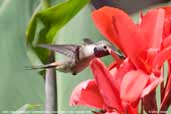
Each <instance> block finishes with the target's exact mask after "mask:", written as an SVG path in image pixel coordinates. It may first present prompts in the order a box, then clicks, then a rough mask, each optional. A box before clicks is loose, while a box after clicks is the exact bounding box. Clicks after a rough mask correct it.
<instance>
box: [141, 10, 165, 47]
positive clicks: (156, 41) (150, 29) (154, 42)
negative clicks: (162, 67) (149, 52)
mask: <svg viewBox="0 0 171 114" xmlns="http://www.w3.org/2000/svg"><path fill="white" fill-rule="evenodd" d="M164 13H165V12H164V10H163V9H155V10H151V11H149V12H147V14H146V15H144V16H143V18H142V22H141V25H140V28H141V30H142V31H143V32H144V35H145V37H144V38H145V40H146V43H148V48H157V49H160V46H161V42H162V33H163V27H164V16H165V15H164Z"/></svg>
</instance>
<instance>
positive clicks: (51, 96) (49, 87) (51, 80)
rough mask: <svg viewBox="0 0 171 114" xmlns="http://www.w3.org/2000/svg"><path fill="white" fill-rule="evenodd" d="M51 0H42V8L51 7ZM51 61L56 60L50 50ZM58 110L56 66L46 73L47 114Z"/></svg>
mask: <svg viewBox="0 0 171 114" xmlns="http://www.w3.org/2000/svg"><path fill="white" fill-rule="evenodd" d="M50 4H51V0H42V9H46V8H48V7H50V6H51V5H50ZM48 58H49V61H48V62H49V63H51V62H54V61H55V54H54V53H53V52H50V54H49V57H48ZM56 112H57V84H56V71H55V69H54V68H50V69H46V73H45V114H46V113H47V114H53V113H56Z"/></svg>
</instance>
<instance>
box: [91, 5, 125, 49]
mask: <svg viewBox="0 0 171 114" xmlns="http://www.w3.org/2000/svg"><path fill="white" fill-rule="evenodd" d="M120 12H122V13H124V12H123V11H121V10H119V9H117V8H112V7H106V6H105V7H103V8H100V9H98V10H95V11H94V12H93V13H92V18H93V21H94V23H95V25H96V27H97V29H98V30H99V31H100V32H101V33H102V34H103V35H104V36H105V37H106V38H107V39H108V40H109V41H111V42H112V43H113V44H116V45H117V46H118V47H119V48H120V49H122V47H121V45H120V41H119V39H118V37H117V35H116V34H115V33H114V30H113V24H112V23H113V21H112V16H114V15H115V14H116V13H120ZM124 15H125V13H124Z"/></svg>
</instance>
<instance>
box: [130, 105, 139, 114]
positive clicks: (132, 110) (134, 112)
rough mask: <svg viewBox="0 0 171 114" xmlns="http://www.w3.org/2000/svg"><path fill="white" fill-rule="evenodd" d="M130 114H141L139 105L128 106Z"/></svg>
mask: <svg viewBox="0 0 171 114" xmlns="http://www.w3.org/2000/svg"><path fill="white" fill-rule="evenodd" d="M128 114H139V113H138V104H136V106H132V105H131V106H128Z"/></svg>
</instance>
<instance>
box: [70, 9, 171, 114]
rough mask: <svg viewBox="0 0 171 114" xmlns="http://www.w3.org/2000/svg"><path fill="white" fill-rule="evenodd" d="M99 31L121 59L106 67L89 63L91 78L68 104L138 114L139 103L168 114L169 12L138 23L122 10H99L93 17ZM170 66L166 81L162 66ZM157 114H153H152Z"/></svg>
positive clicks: (112, 113)
mask: <svg viewBox="0 0 171 114" xmlns="http://www.w3.org/2000/svg"><path fill="white" fill-rule="evenodd" d="M92 17H93V21H94V23H95V25H96V27H97V29H98V30H99V31H100V32H101V33H102V34H103V35H104V36H105V37H106V38H107V39H108V40H109V41H110V42H112V44H113V45H115V46H117V47H118V48H119V49H120V50H121V51H122V52H123V54H124V55H125V57H126V58H125V59H124V60H122V59H119V58H117V57H116V55H115V53H114V52H113V51H112V50H110V49H109V51H110V54H111V55H112V56H113V57H114V59H115V61H114V62H113V63H112V64H111V65H110V66H109V67H106V66H105V65H104V64H103V62H102V61H101V60H99V59H94V60H93V61H92V62H91V65H90V67H91V70H92V72H93V75H94V79H92V80H87V81H85V82H82V83H81V84H79V85H78V86H77V87H76V88H75V89H74V91H73V93H72V95H71V100H70V103H71V104H72V105H85V106H89V107H94V108H97V109H101V110H103V111H104V112H103V113H100V112H99V113H98V114H104V113H105V114H138V104H139V101H140V100H141V99H142V102H143V103H144V104H143V105H144V108H145V110H146V111H157V110H158V111H166V110H167V109H168V107H169V105H170V104H171V76H170V75H171V7H162V8H157V9H153V10H150V11H148V12H147V13H146V14H145V15H142V14H141V17H140V21H139V23H138V24H134V22H133V21H132V20H131V18H130V17H129V16H128V15H127V14H126V13H125V12H123V11H122V10H120V9H117V8H112V7H103V8H101V9H98V10H96V11H94V12H93V14H92ZM165 61H168V76H167V82H166V84H165V85H164V83H163V79H164V78H163V77H164V74H163V64H164V62H165ZM159 84H161V106H160V109H157V105H156V99H155V89H156V87H157V85H159ZM155 113H156V112H155Z"/></svg>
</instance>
